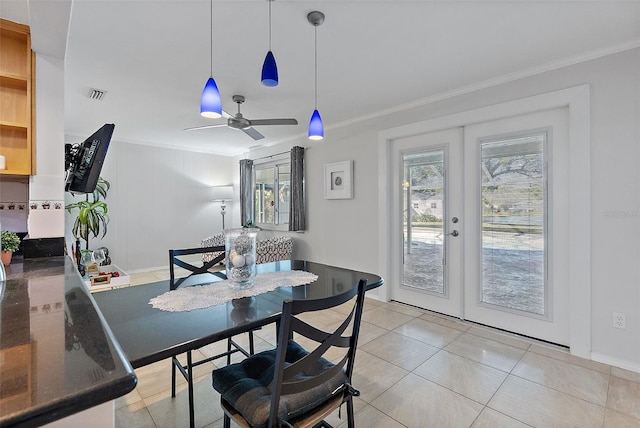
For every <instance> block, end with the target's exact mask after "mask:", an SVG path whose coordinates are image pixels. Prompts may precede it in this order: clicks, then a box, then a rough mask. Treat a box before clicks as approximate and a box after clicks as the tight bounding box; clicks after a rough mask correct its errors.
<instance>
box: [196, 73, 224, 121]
mask: <svg viewBox="0 0 640 428" xmlns="http://www.w3.org/2000/svg"><path fill="white" fill-rule="evenodd" d="M200 114H201V115H202V116H204V117H208V118H210V119H217V118H219V117H222V99H220V92H219V91H218V85H216V81H215V80H213V77H209V80H207V83H206V84H205V85H204V89H203V91H202V98H200Z"/></svg>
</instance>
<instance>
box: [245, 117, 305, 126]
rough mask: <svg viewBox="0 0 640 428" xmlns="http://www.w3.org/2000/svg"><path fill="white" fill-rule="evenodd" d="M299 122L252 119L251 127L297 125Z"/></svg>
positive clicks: (293, 120)
mask: <svg viewBox="0 0 640 428" xmlns="http://www.w3.org/2000/svg"><path fill="white" fill-rule="evenodd" d="M297 124H298V121H297V120H295V119H256V120H254V119H251V126H263V125H297Z"/></svg>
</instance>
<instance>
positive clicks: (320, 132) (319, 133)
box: [309, 110, 324, 140]
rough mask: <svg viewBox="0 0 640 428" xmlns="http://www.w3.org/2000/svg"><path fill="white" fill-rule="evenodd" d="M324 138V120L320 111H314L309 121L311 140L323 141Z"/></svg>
mask: <svg viewBox="0 0 640 428" xmlns="http://www.w3.org/2000/svg"><path fill="white" fill-rule="evenodd" d="M323 138H324V126H323V125H322V118H321V117H320V113H319V112H318V110H314V111H313V114H312V115H311V120H309V139H310V140H322V139H323Z"/></svg>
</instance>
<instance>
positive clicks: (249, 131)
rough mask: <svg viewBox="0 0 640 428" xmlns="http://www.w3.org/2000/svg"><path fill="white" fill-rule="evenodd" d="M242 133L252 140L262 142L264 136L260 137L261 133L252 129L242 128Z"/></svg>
mask: <svg viewBox="0 0 640 428" xmlns="http://www.w3.org/2000/svg"><path fill="white" fill-rule="evenodd" d="M242 132H244V133H245V134H247V135H248V136H249V137H251V138H253V139H254V140H262V139H263V138H264V135H262V134H261V133H259V132H258V131H256V130H255V129H254V128H252V127H249V128H244V129H242Z"/></svg>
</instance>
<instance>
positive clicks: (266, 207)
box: [253, 162, 291, 228]
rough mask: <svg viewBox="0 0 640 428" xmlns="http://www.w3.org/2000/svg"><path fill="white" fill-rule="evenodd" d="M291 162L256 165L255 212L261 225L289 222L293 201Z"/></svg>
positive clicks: (267, 225) (257, 221)
mask: <svg viewBox="0 0 640 428" xmlns="http://www.w3.org/2000/svg"><path fill="white" fill-rule="evenodd" d="M290 169H291V165H290V163H289V162H281V163H265V164H261V165H254V181H253V182H254V183H255V190H254V198H253V199H254V213H255V219H256V223H257V224H258V226H260V227H265V226H266V227H267V228H269V226H277V225H283V224H287V223H289V205H290V201H291V172H290Z"/></svg>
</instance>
